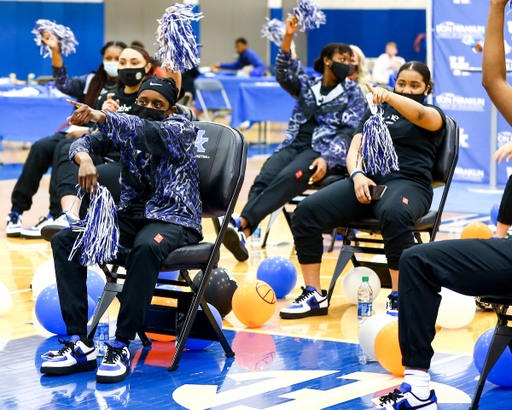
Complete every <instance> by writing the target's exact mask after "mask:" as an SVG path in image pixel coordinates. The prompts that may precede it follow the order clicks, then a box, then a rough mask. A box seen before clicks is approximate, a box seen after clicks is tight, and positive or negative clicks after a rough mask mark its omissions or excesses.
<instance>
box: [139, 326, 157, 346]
mask: <svg viewBox="0 0 512 410" xmlns="http://www.w3.org/2000/svg"><path fill="white" fill-rule="evenodd" d="M137 334H138V335H139V339H140V341H141V342H142V346H144V347H149V346H151V345H152V344H153V343H152V342H151V340H149V339H148V336H147V335H146V333H145V332H143V331H142V330H141V331H138V332H137Z"/></svg>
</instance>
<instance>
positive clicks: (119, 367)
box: [96, 341, 130, 383]
mask: <svg viewBox="0 0 512 410" xmlns="http://www.w3.org/2000/svg"><path fill="white" fill-rule="evenodd" d="M105 344H106V345H107V353H106V354H105V357H104V358H103V361H102V362H101V365H100V367H99V368H98V371H97V372H96V382H97V383H118V382H121V381H123V380H124V379H125V378H126V376H128V375H129V374H130V351H129V350H128V347H127V346H126V345H125V344H124V343H121V342H118V341H113V342H112V343H105Z"/></svg>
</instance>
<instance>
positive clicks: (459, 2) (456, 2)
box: [453, 0, 471, 4]
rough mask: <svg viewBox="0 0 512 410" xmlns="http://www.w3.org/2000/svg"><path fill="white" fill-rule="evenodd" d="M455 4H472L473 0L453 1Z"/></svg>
mask: <svg viewBox="0 0 512 410" xmlns="http://www.w3.org/2000/svg"><path fill="white" fill-rule="evenodd" d="M453 4H471V0H453Z"/></svg>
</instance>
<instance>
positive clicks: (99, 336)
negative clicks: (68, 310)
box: [94, 297, 110, 356]
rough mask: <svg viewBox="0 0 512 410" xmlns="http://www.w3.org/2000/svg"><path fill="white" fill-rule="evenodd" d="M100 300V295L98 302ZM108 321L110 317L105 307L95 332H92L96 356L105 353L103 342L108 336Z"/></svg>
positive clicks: (105, 347)
mask: <svg viewBox="0 0 512 410" xmlns="http://www.w3.org/2000/svg"><path fill="white" fill-rule="evenodd" d="M100 300H101V297H99V298H98V303H99V302H100ZM109 322H110V317H109V315H108V309H107V310H106V311H105V313H104V314H103V316H102V317H101V319H100V321H99V323H98V327H97V328H96V333H95V334H94V347H95V348H96V351H97V354H98V356H105V353H106V352H107V346H105V342H108V338H109Z"/></svg>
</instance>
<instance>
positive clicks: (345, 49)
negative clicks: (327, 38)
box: [313, 43, 354, 74]
mask: <svg viewBox="0 0 512 410" xmlns="http://www.w3.org/2000/svg"><path fill="white" fill-rule="evenodd" d="M336 52H338V53H340V54H344V53H348V54H349V55H350V57H352V56H353V55H354V52H353V51H352V49H351V48H350V46H348V45H347V44H345V43H329V44H327V45H326V46H325V47H324V48H323V49H322V51H321V53H320V57H318V58H317V59H316V60H315V61H314V62H313V68H314V70H315V71H316V72H319V73H320V74H323V73H324V68H325V67H324V57H327V58H332V56H333V55H334V53H336Z"/></svg>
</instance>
